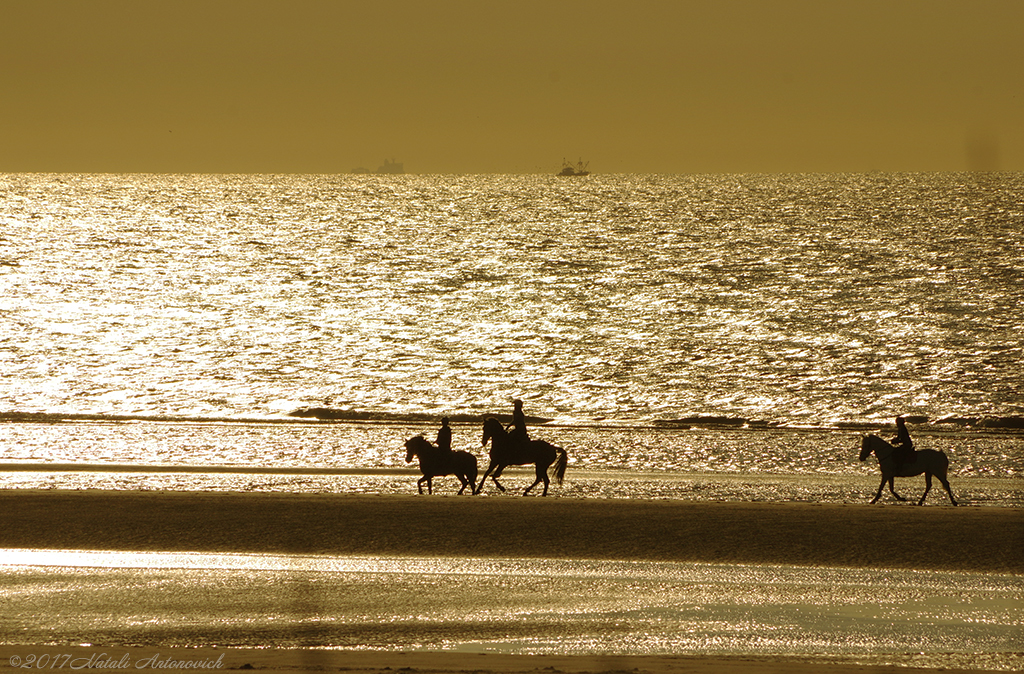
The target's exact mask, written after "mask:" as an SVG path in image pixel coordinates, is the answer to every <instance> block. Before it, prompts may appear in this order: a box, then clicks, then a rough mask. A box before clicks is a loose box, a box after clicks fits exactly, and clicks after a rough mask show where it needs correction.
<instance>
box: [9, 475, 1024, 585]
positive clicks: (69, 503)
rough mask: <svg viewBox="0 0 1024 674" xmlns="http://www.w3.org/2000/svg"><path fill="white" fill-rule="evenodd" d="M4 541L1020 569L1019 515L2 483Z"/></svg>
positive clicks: (1023, 515) (48, 545)
mask: <svg viewBox="0 0 1024 674" xmlns="http://www.w3.org/2000/svg"><path fill="white" fill-rule="evenodd" d="M0 513H3V515H2V518H3V523H4V525H3V527H2V528H0V547H5V548H43V549H82V550H133V551H170V552H174V551H189V552H247V553H293V554H329V555H421V556H445V557H541V558H562V559H605V560H650V561H678V562H710V563H739V564H787V565H814V566H833V567H858V568H908V569H934V570H952V571H957V570H959V571H973V572H992V573H1012V574H1021V573H1024V512H1022V511H1021V510H1020V509H1018V508H984V507H959V508H954V507H951V506H947V505H931V506H924V507H918V506H915V505H912V504H910V503H901V504H885V505H883V504H876V505H867V504H864V505H844V504H808V503H778V502H776V503H750V502H703V501H682V500H641V499H567V498H560V499H553V498H548V499H543V498H519V497H499V496H484V497H481V496H477V497H468V496H462V497H456V496H433V497H430V496H414V495H408V496H404V495H397V496H396V495H348V494H345V495H339V494H274V493H235V492H226V493H225V492H201V493H197V492H149V491H136V492H123V491H122V492H117V491H98V490H97V491H93V490H87V491H58V490H53V491H46V490H0Z"/></svg>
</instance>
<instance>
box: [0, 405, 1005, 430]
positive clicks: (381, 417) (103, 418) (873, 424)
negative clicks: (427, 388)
mask: <svg viewBox="0 0 1024 674" xmlns="http://www.w3.org/2000/svg"><path fill="white" fill-rule="evenodd" d="M448 417H449V419H450V420H451V421H452V422H453V423H457V424H479V423H483V421H484V419H486V418H487V417H494V418H496V419H498V420H499V421H501V422H502V423H505V424H507V423H511V421H512V415H511V414H506V413H493V414H471V413H466V414H450V415H448ZM905 418H906V420H907V423H909V424H911V425H912V426H914V427H916V430H917V431H922V430H925V431H927V430H929V429H931V430H935V431H943V430H957V431H970V430H977V431H996V432H1014V431H1024V416H950V417H942V418H939V419H934V420H932V419H930V418H929V417H926V416H908V417H905ZM438 419H439V416H438V415H437V414H436V413H427V412H398V413H396V412H377V411H371V410H350V409H335V408H330V407H302V408H298V409H295V410H292V411H291V412H288V413H286V414H285V415H283V416H259V417H247V416H190V415H173V414H141V413H140V414H103V413H90V414H86V413H68V412H0V422H8V423H62V422H157V423H229V424H309V423H331V422H336V423H353V424H358V423H369V424H394V425H406V424H422V423H436V422H437V421H438ZM526 421H527V423H528V424H529V425H531V426H549V427H569V428H588V427H593V428H603V427H614V428H654V429H679V430H685V429H701V428H705V429H723V430H725V429H737V430H741V429H742V430H768V429H772V430H803V429H825V430H827V429H834V430H842V431H863V432H879V430H880V429H881V430H884V429H887V428H891V427H892V426H893V424H892V423H890V422H879V421H878V420H869V419H865V420H849V421H835V422H826V423H822V424H811V425H808V424H802V423H798V424H794V423H787V422H779V421H763V420H756V419H748V418H745V417H732V416H713V415H697V416H687V417H680V418H673V419H654V420H652V421H647V422H645V421H635V420H633V421H631V420H611V419H603V420H599V421H571V420H570V421H564V420H555V419H551V418H547V417H539V416H527V417H526Z"/></svg>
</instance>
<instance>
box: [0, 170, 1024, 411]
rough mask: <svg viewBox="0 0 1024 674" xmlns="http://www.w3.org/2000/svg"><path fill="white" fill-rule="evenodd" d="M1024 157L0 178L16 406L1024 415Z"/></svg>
mask: <svg viewBox="0 0 1024 674" xmlns="http://www.w3.org/2000/svg"><path fill="white" fill-rule="evenodd" d="M1022 193H1024V174H1019V173H994V174H870V175H782V176H779V175H730V176H655V175H613V176H590V177H588V178H586V179H584V180H564V179H558V178H555V177H548V176H503V175H495V176H218V175H10V174H8V175H0V228H2V229H0V288H2V292H0V317H2V320H0V367H2V368H3V372H4V377H2V378H0V410H3V411H18V412H39V413H50V414H129V415H179V416H185V417H201V418H209V417H267V416H276V415H281V414H282V413H287V412H289V411H291V410H294V409H296V408H299V407H303V406H311V407H329V408H333V409H336V410H342V411H348V412H375V413H382V414H385V415H390V416H395V417H398V418H401V417H402V416H403V415H410V414H429V415H441V414H462V413H468V414H482V413H491V412H494V411H508V409H509V406H510V401H511V400H512V398H515V397H518V398H522V399H523V400H524V401H525V402H526V410H527V413H528V414H531V415H537V416H541V417H545V418H551V419H555V420H559V421H564V422H570V423H578V422H592V421H594V420H603V421H607V420H618V421H625V422H652V421H658V420H671V419H678V418H685V417H691V416H695V415H714V416H722V417H730V418H742V419H750V420H758V421H767V422H771V423H790V424H792V423H798V424H799V423H803V424H820V423H831V422H841V421H872V422H875V421H879V420H890V421H891V419H892V418H893V417H894V416H895V415H896V414H909V415H922V416H927V417H929V418H930V419H932V420H936V419H940V418H944V417H950V416H954V417H1005V416H1020V415H1022V414H1024V369H1022V368H1021V366H1020V363H1021V361H1022V356H1024V283H1022V280H1024V201H1022V200H1021V198H1020V195H1021V194H1022Z"/></svg>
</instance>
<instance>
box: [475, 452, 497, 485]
mask: <svg viewBox="0 0 1024 674" xmlns="http://www.w3.org/2000/svg"><path fill="white" fill-rule="evenodd" d="M497 465H498V464H496V463H495V462H494V459H491V463H490V464H489V465H488V466H487V470H485V471H484V476H483V477H482V478H480V486H479V487H477V488H476V489H474V490H473V493H474V494H479V493H480V492H482V491H483V490H484V482H487V476H488V475H490V474H491V471H492V470H494V469H495V467H497Z"/></svg>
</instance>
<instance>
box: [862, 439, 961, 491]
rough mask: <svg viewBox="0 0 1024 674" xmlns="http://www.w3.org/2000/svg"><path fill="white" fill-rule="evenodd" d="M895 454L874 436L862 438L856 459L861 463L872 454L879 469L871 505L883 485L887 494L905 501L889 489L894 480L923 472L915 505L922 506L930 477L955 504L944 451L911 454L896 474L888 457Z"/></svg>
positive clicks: (891, 447)
mask: <svg viewBox="0 0 1024 674" xmlns="http://www.w3.org/2000/svg"><path fill="white" fill-rule="evenodd" d="M895 451H896V448H895V447H893V446H892V445H890V444H889V443H888V442H886V441H885V440H883V439H882V438H880V437H878V436H877V435H865V436H864V438H863V439H862V440H861V443H860V460H861V461H864V460H865V459H867V458H868V456H869V455H870V454H871V453H872V452H874V453H875V458H877V459H878V467H879V468H880V469H881V470H882V483H881V484H880V485H878V493H877V494H875V498H873V499H871V502H872V503H875V502H876V501H878V499H879V498H880V497H881V496H882V488H883V487H885V483H886V482H888V483H889V491H891V492H892V495H893V496H895V497H896V498H897V499H898V500H900V501H906V500H907V499H905V498H903V497H902V496H900V495H899V494H897V493H896V490H895V489H894V488H893V480H894V478H897V477H914V476H915V475H920V474H921V473H924V494H922V495H921V500H920V501H918V502H917V505H921V504H923V503H924V500H925V498H927V497H928V492H929V490H931V488H932V475H934V476H935V477H937V478H939V480H940V481H941V482H942V486H943V487H945V488H946V493H947V494H949V500H950V501H952V503H953V505H956V499H955V498H953V490H952V489H950V488H949V480H947V479H946V471H947V469H948V468H949V459H948V458H946V454H945V452H942V451H935V450H934V449H919V450H917V451H916V452H914V460H913V461H910V462H907V463H904V464H903V466H902V467H901V468H900V470H899V472H897V471H896V462H895V461H894V460H893V457H892V453H893V452H895Z"/></svg>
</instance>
